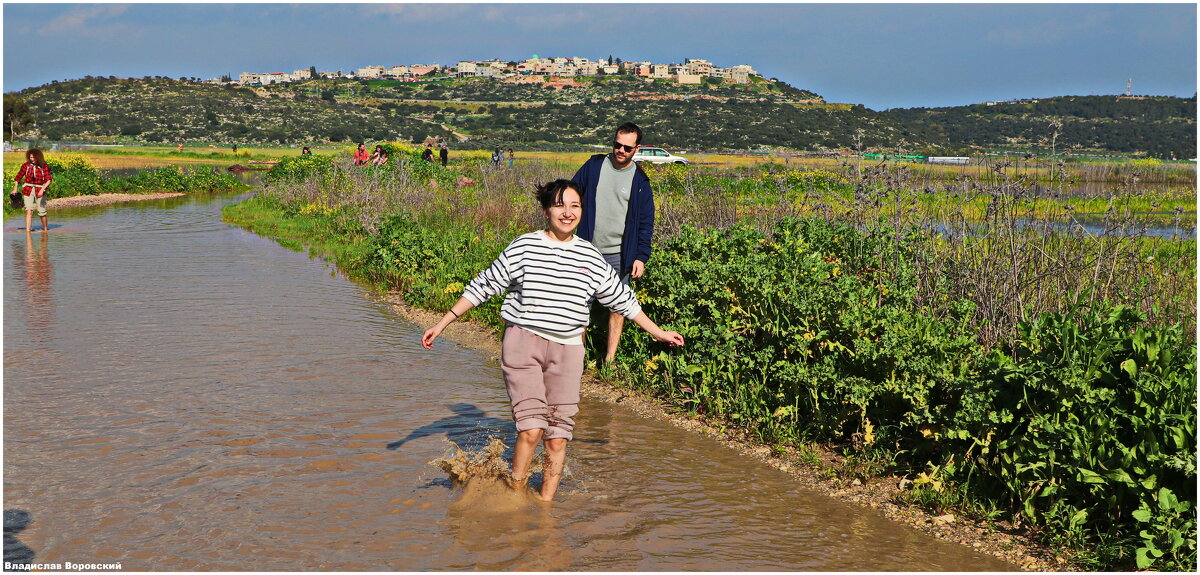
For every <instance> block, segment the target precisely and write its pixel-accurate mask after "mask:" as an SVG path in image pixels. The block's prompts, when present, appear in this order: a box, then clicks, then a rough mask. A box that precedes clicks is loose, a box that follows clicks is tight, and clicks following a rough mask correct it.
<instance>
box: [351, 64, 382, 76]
mask: <svg viewBox="0 0 1200 575" xmlns="http://www.w3.org/2000/svg"><path fill="white" fill-rule="evenodd" d="M354 75H355V76H357V77H359V78H368V79H370V78H378V77H380V76H381V75H383V66H365V67H362V68H359V69H358V70H356V71H355V72H354Z"/></svg>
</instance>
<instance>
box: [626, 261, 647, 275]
mask: <svg viewBox="0 0 1200 575" xmlns="http://www.w3.org/2000/svg"><path fill="white" fill-rule="evenodd" d="M645 271H646V264H644V263H642V260H633V269H632V270H630V271H629V277H631V278H633V279H637V278H640V277H642V273H644V272H645Z"/></svg>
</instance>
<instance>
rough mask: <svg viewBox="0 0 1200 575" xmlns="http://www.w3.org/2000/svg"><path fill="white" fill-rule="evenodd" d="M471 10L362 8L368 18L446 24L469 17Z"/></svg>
mask: <svg viewBox="0 0 1200 575" xmlns="http://www.w3.org/2000/svg"><path fill="white" fill-rule="evenodd" d="M470 9H471V6H469V5H465V4H367V5H364V6H363V8H362V10H363V13H364V14H365V15H366V16H367V17H378V16H385V17H388V18H390V19H391V20H392V21H397V22H399V21H404V22H444V21H446V20H454V19H458V18H461V17H463V16H468V15H469V14H468V11H469V10H470Z"/></svg>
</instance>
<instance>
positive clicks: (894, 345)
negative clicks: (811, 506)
mask: <svg viewBox="0 0 1200 575" xmlns="http://www.w3.org/2000/svg"><path fill="white" fill-rule="evenodd" d="M393 158H396V159H397V160H398V161H397V162H396V163H394V164H390V165H387V166H381V167H369V168H356V167H354V166H351V165H349V164H348V162H345V161H335V162H330V161H329V160H328V159H327V158H304V159H293V160H285V161H282V162H280V164H279V166H277V167H276V169H275V170H273V171H272V172H271V173H270V174H268V178H267V182H268V183H267V186H266V188H265V189H264V190H263V191H262V192H261V193H260V194H259V195H258V196H257V197H255V198H253V199H251V200H248V201H247V202H244V203H243V204H239V205H236V206H230V207H228V208H226V211H225V217H226V218H227V219H228V220H230V221H233V222H235V223H238V224H240V225H244V226H246V227H248V228H250V229H252V230H254V231H256V232H258V233H261V234H263V235H267V236H271V237H276V238H279V239H280V241H281V242H283V243H285V245H289V246H291V247H293V248H296V249H303V248H305V247H307V248H308V249H311V250H313V251H316V252H318V253H321V254H322V255H327V256H329V257H330V258H331V259H332V260H334V261H335V262H336V263H337V264H338V265H339V266H340V267H341V268H343V269H345V270H347V271H348V272H349V273H350V274H352V275H354V276H356V277H358V278H361V279H363V280H364V281H367V282H369V283H371V284H373V285H375V286H377V287H379V288H380V289H387V290H397V291H399V292H401V293H402V294H403V296H404V298H405V300H406V301H407V302H408V303H409V304H411V305H414V306H416V307H419V308H424V309H431V310H444V309H446V308H447V307H449V306H450V305H451V304H452V303H453V302H454V301H455V300H456V299H457V298H458V297H459V295H460V294H461V292H462V289H463V285H464V283H466V282H467V281H469V280H470V279H471V278H472V277H473V276H474V274H475V273H477V272H478V271H480V270H482V269H483V268H485V267H486V266H487V265H488V264H490V262H491V261H492V259H493V258H494V257H495V256H496V254H497V253H499V251H500V250H501V249H502V248H503V247H504V245H506V244H507V242H508V241H509V240H511V239H512V238H513V237H514V236H516V235H517V234H519V233H522V232H524V231H528V230H530V229H534V228H537V227H540V225H541V221H540V216H539V213H538V211H537V210H536V208H535V204H534V202H533V200H532V197H531V195H530V191H531V190H532V186H533V184H534V183H538V182H544V181H547V180H549V179H553V178H555V177H561V176H564V175H570V173H571V171H572V170H568V171H566V172H564V171H563V170H562V167H561V166H558V165H549V164H533V163H531V164H529V165H524V166H518V168H516V169H511V170H509V169H491V168H488V167H486V166H485V165H484V163H482V162H479V163H476V162H472V161H470V160H465V159H464V160H461V161H460V162H459V163H456V164H454V165H452V166H451V167H450V168H442V167H441V166H439V165H432V164H429V163H427V162H422V161H420V160H419V159H418V158H417V156H416V151H410V150H406V149H405V148H403V147H396V148H394V152H393ZM650 171H651V172H652V177H653V178H654V179H655V182H656V186H657V188H656V189H661V190H663V191H662V193H661V196H660V198H659V201H660V206H661V207H660V213H659V221H660V233H659V234H658V236H657V242H656V248H655V253H654V256H653V259H652V261H651V262H650V263H651V265H648V266H647V272H646V275H645V277H644V278H643V279H642V280H639V282H637V285H636V288H637V291H638V296H639V299H640V300H641V301H642V302H643V305H644V307H645V308H646V310H647V313H648V314H649V315H651V316H652V317H654V318H656V320H660V323H661V324H662V325H664V326H669V327H670V328H672V329H676V330H678V331H680V332H681V333H683V334H684V336H685V337H686V338H687V339H688V341H689V345H688V346H686V347H685V348H682V349H675V350H671V349H666V348H664V347H663V346H661V345H660V344H658V343H656V342H654V341H652V340H651V338H649V337H648V336H646V335H645V334H643V333H641V332H640V331H639V330H630V331H629V332H628V334H627V336H626V337H625V338H623V340H622V348H621V351H620V353H619V355H618V357H619V358H620V364H619V365H618V367H617V368H616V372H617V375H618V377H617V381H618V382H619V384H620V385H625V386H629V387H631V388H635V389H638V390H641V391H644V392H646V393H648V394H650V395H653V396H655V397H657V398H659V399H660V400H662V401H664V402H666V403H667V404H668V405H671V406H673V409H675V410H677V411H679V412H682V413H688V414H693V415H697V416H701V417H704V418H707V419H709V420H711V421H715V422H721V423H720V424H721V425H725V426H728V427H730V428H736V429H740V430H742V431H743V432H744V433H746V434H749V435H751V436H754V437H756V438H757V439H758V440H759V441H761V442H762V443H763V444H764V445H769V446H776V447H778V448H780V449H786V448H795V449H802V450H803V449H816V448H817V447H821V448H828V449H833V450H836V451H838V452H840V453H842V454H843V455H844V456H845V457H846V458H847V459H846V460H847V461H848V462H850V463H849V464H848V465H847V466H845V468H844V469H845V471H844V472H845V473H847V474H851V475H853V474H861V475H862V476H864V477H868V476H878V475H881V474H899V475H902V476H905V477H906V478H907V484H906V485H907V487H906V489H905V490H904V491H903V492H902V493H901V495H899V496H898V499H901V500H903V501H905V502H907V503H910V504H915V505H920V506H923V507H925V508H928V509H931V510H934V511H940V510H949V509H954V510H957V511H958V512H959V513H965V514H968V515H970V516H973V517H976V518H979V519H982V520H985V521H991V522H994V523H997V524H999V523H1006V524H1013V525H1017V526H1020V527H1021V528H1023V529H1025V530H1027V531H1028V532H1030V533H1032V534H1034V535H1035V536H1037V537H1038V538H1040V540H1042V541H1043V542H1045V543H1046V544H1048V545H1052V546H1057V547H1062V548H1065V549H1070V550H1073V561H1074V566H1076V567H1080V568H1088V569H1130V568H1135V567H1136V568H1156V569H1167V570H1170V569H1191V568H1194V566H1195V546H1194V542H1195V533H1196V527H1195V501H1196V493H1195V482H1196V465H1195V443H1196V434H1195V433H1196V432H1195V421H1196V409H1195V403H1194V402H1195V395H1196V363H1195V335H1194V321H1195V320H1194V305H1195V288H1194V285H1195V255H1194V254H1195V245H1194V240H1191V241H1185V240H1181V239H1177V238H1176V239H1172V238H1148V237H1142V236H1138V235H1137V234H1136V233H1134V234H1133V235H1130V234H1129V233H1127V232H1129V230H1116V229H1115V228H1111V229H1110V228H1106V231H1105V232H1103V233H1100V234H1091V233H1080V232H1079V231H1078V230H1073V229H1071V228H1070V227H1067V228H1057V227H1032V226H1029V225H1026V224H1025V223H1022V221H1021V218H1020V217H1019V216H1020V215H1021V211H1020V210H1021V206H1022V204H1021V201H1022V200H1023V199H1024V198H1025V197H1028V196H1030V195H1033V193H1034V192H1033V191H1031V190H1030V189H1029V188H1028V187H1025V186H1024V185H1023V184H1022V183H1021V182H1019V181H1015V180H1002V181H1000V182H999V184H998V185H996V186H992V187H989V188H987V190H986V191H987V192H988V193H989V194H990V195H992V196H993V202H995V204H996V205H994V206H993V208H992V210H993V212H994V217H988V218H982V219H980V220H977V223H978V224H979V225H980V226H982V227H979V226H976V227H972V228H970V229H969V230H966V229H965V228H964V229H962V230H956V229H953V227H951V228H948V229H939V228H937V226H939V225H942V226H943V228H945V226H944V225H943V224H944V222H942V223H938V222H934V221H931V220H930V219H929V218H927V217H926V216H925V215H923V214H922V213H921V210H919V209H914V208H913V207H910V206H916V205H918V204H919V203H918V204H912V203H911V202H912V199H913V198H912V197H913V195H914V194H916V193H917V192H919V190H913V189H905V188H903V187H889V185H888V184H889V182H890V183H895V180H894V179H892V180H889V179H888V178H894V177H895V176H894V175H891V174H890V173H889V172H882V173H880V174H879V175H877V176H874V179H871V178H872V176H870V175H869V174H868V176H867V179H866V180H864V179H863V177H862V174H861V173H858V174H855V173H854V172H853V171H850V172H846V173H830V174H822V173H815V172H812V171H809V172H807V173H795V174H789V175H787V176H786V177H784V178H783V179H782V183H780V182H781V180H780V179H779V178H774V175H778V174H774V175H773V176H772V177H768V178H766V179H764V180H762V181H770V182H771V185H772V186H773V187H774V189H765V188H755V190H757V191H754V192H753V193H745V192H739V191H738V190H741V188H739V187H738V186H739V185H740V184H738V183H737V182H736V181H730V180H731V178H730V177H728V175H727V174H722V173H715V174H714V173H711V172H706V171H701V170H692V171H688V172H686V173H682V174H679V175H678V176H679V177H680V178H682V179H681V180H680V182H681V183H680V186H679V188H678V189H675V188H674V187H673V184H671V183H670V182H669V181H668V180H669V179H670V178H671V177H672V173H671V172H670V168H665V169H663V170H658V169H653V170H650ZM852 176H854V177H857V179H855V180H850V181H848V182H844V183H840V184H839V183H838V181H837V178H850V177H852ZM706 178H709V179H706ZM773 178H774V179H773ZM788 178H791V179H788ZM732 179H734V180H735V179H736V178H732ZM837 186H849V188H847V189H844V190H843V189H841V188H838V187H837ZM747 189H748V188H747ZM731 190H732V191H731ZM846 192H849V195H846ZM817 196H821V199H820V200H817V199H815V198H816V197H817ZM789 198H808V200H806V202H807V204H808V205H811V206H813V208H812V210H811V212H810V213H803V211H801V210H799V209H798V208H797V203H796V202H795V201H794V200H793V199H789ZM771 199H774V200H775V201H774V202H772V201H769V200H771ZM840 202H841V203H840ZM842 203H844V205H843V204H842ZM817 204H824V206H825V207H824V208H821V207H820V206H818V205H817ZM897 204H898V205H899V206H900V207H901V208H903V209H900V208H897V207H896V206H897ZM746 206H758V208H756V209H753V210H748V209H746V208H745V207H746ZM768 208H770V209H768ZM1112 217H1113V218H1114V220H1115V219H1116V218H1118V217H1123V216H1121V215H1120V214H1116V215H1113V216H1112ZM1151 251H1152V252H1153V253H1155V254H1157V256H1156V257H1150V256H1147V255H1146V254H1147V253H1149V252H1151ZM499 304H500V302H499V301H498V300H493V301H491V302H488V303H486V304H484V305H482V306H480V307H479V308H476V309H475V310H473V311H472V312H470V315H471V317H472V318H473V319H474V320H475V321H479V322H481V323H484V324H486V325H490V326H493V327H494V328H496V329H497V330H498V329H499V328H500V324H501V322H500V319H499V317H498V309H499ZM598 329H601V326H599V325H597V326H594V327H593V331H595V330H598ZM600 336H601V334H600V333H593V337H590V338H589V341H592V342H596V341H603V338H602V337H600Z"/></svg>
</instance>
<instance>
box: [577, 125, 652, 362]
mask: <svg viewBox="0 0 1200 575" xmlns="http://www.w3.org/2000/svg"><path fill="white" fill-rule="evenodd" d="M641 145H642V129H641V128H639V127H638V126H637V125H636V124H634V123H632V122H626V123H624V124H621V125H620V126H619V127H618V128H617V133H616V135H615V136H614V137H613V141H612V153H610V154H596V155H594V156H592V157H591V158H590V159H588V161H587V162H584V164H583V167H581V168H579V171H578V172H576V173H575V177H574V178H572V179H571V180H572V181H573V182H574V183H575V185H576V186H578V189H579V193H580V195H581V196H583V215H582V216H581V217H580V220H579V230H578V232H576V233H577V234H578V235H579V237H581V238H583V239H585V240H588V241H589V242H592V244H593V245H595V246H596V248H597V249H599V250H600V253H601V254H603V255H604V261H606V262H608V264H609V265H610V266H612V267H613V269H615V270H616V271H617V275H618V276H619V277H620V278H621V281H622V282H623V283H625V285H629V280H630V279H631V278H632V279H637V278H640V277H642V273H643V272H645V266H646V262H647V261H648V260H649V259H650V240H651V238H652V237H653V236H654V192H653V191H652V190H651V189H650V179H649V178H647V177H646V173H645V172H643V171H642V169H641V168H639V167H638V166H637V164H636V163H634V161H633V155H634V154H636V153H637V151H638V149H639V148H641V147H642V146H641ZM624 327H625V318H624V317H623V316H621V315H620V314H617V313H613V314H610V315H609V318H608V343H607V347H606V349H605V354H604V363H610V362H612V360H613V358H615V357H616V355H617V344H618V343H619V342H620V340H621V331H622V330H623V329H624Z"/></svg>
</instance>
